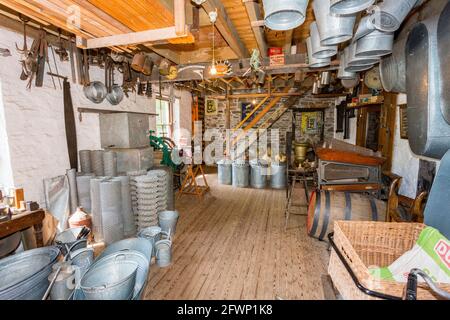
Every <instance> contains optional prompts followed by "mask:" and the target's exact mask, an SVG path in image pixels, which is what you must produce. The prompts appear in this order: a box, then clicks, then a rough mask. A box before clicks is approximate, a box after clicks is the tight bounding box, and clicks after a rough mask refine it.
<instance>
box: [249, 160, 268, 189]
mask: <svg viewBox="0 0 450 320" xmlns="http://www.w3.org/2000/svg"><path fill="white" fill-rule="evenodd" d="M250 166H251V173H250V185H251V186H252V188H255V189H265V188H266V186H267V176H268V174H269V173H268V165H267V164H264V163H261V162H260V161H251V162H250Z"/></svg>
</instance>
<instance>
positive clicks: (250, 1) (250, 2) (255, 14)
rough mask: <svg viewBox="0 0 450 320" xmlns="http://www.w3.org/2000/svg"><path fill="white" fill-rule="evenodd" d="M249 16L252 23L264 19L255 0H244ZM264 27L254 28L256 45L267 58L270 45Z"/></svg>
mask: <svg viewBox="0 0 450 320" xmlns="http://www.w3.org/2000/svg"><path fill="white" fill-rule="evenodd" d="M243 2H244V4H245V9H246V10H247V15H248V17H249V19H250V21H257V20H261V19H262V13H261V9H260V7H259V4H258V2H256V1H254V0H243ZM263 27H264V26H252V30H253V34H254V35H255V39H256V43H257V44H258V48H259V51H260V53H261V55H262V56H263V57H267V54H268V45H267V40H266V35H265V33H264V28H263Z"/></svg>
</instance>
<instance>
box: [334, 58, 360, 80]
mask: <svg viewBox="0 0 450 320" xmlns="http://www.w3.org/2000/svg"><path fill="white" fill-rule="evenodd" d="M339 60H340V61H341V63H340V65H339V70H338V74H337V77H338V79H341V80H352V79H356V78H357V77H358V75H357V74H356V73H355V72H347V71H345V68H346V66H347V63H346V61H345V54H344V52H341V53H340V54H339Z"/></svg>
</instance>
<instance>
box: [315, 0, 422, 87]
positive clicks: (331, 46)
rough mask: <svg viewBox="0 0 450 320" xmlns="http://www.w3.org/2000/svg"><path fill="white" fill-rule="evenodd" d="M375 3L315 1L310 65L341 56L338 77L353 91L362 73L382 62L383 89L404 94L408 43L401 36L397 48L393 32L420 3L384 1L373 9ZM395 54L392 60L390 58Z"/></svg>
mask: <svg viewBox="0 0 450 320" xmlns="http://www.w3.org/2000/svg"><path fill="white" fill-rule="evenodd" d="M375 2H376V1H375V0H314V2H313V3H312V6H313V10H314V15H315V17H316V21H315V22H313V23H312V24H311V25H310V34H311V36H310V37H309V38H308V39H307V48H308V58H309V59H308V60H309V66H310V67H311V68H321V67H325V66H328V65H330V63H331V58H332V57H333V56H335V55H339V56H340V62H341V63H340V66H339V72H338V76H337V77H338V79H340V80H341V81H342V84H343V86H344V87H346V88H350V87H354V86H356V85H357V84H358V83H359V81H358V80H359V74H358V73H359V72H362V71H366V70H369V69H371V68H373V67H374V66H375V65H376V64H378V63H380V62H381V68H380V69H381V77H382V79H383V80H382V81H383V85H384V87H385V88H386V89H387V90H393V89H395V90H397V91H399V92H404V91H405V85H404V82H405V80H404V77H402V76H401V74H402V73H403V74H404V51H405V41H404V40H403V39H402V37H399V39H398V40H397V42H398V44H396V45H394V33H395V32H396V31H397V30H398V29H399V28H400V26H401V24H402V22H403V21H404V19H405V18H406V17H407V15H408V13H409V12H410V11H411V10H412V8H413V7H414V6H415V5H417V3H419V2H420V1H417V0H403V1H397V0H385V1H383V2H381V3H380V4H378V5H377V6H373V5H375ZM365 10H367V11H368V12H369V14H368V15H366V16H364V17H363V18H362V19H361V20H360V22H359V25H358V28H357V31H356V33H355V34H354V33H353V30H354V26H355V23H356V16H357V14H358V13H360V12H362V11H365ZM349 40H351V41H349ZM347 41H349V42H348V45H346V46H345V48H344V50H342V51H341V52H338V46H339V45H340V44H343V43H346V42H347ZM394 48H395V49H394ZM393 52H394V55H393V56H392V57H387V56H388V55H390V54H391V53H393ZM402 56H403V57H402ZM393 61H395V67H394V66H393V63H392V62H393ZM398 71H400V72H398ZM399 74H400V75H399ZM398 82H401V83H398ZM397 83H398V84H397ZM394 87H395V88H394Z"/></svg>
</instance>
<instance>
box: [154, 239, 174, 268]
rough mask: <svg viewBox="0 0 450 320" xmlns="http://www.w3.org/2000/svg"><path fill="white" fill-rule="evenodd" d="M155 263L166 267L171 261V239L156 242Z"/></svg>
mask: <svg viewBox="0 0 450 320" xmlns="http://www.w3.org/2000/svg"><path fill="white" fill-rule="evenodd" d="M155 247H156V264H157V265H158V266H159V267H160V268H165V267H168V266H169V265H170V264H171V263H172V241H170V240H160V241H158V242H156V244H155Z"/></svg>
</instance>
